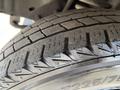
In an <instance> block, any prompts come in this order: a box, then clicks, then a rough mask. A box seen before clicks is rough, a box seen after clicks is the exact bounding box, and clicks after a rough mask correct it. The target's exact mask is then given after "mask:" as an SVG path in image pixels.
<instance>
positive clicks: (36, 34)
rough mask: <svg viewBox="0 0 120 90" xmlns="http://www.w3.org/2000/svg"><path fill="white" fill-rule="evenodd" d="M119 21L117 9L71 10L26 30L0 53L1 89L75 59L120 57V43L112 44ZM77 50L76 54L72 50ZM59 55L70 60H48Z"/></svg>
mask: <svg viewBox="0 0 120 90" xmlns="http://www.w3.org/2000/svg"><path fill="white" fill-rule="evenodd" d="M119 18H120V12H119V11H116V10H100V9H98V10H96V9H90V10H89V9H88V10H73V11H69V12H66V13H59V14H55V15H51V16H48V17H45V18H43V19H41V20H39V21H37V22H36V23H35V24H33V25H32V26H29V27H26V28H25V29H24V30H23V31H22V32H20V33H19V34H18V35H17V36H16V37H15V38H14V39H13V40H11V41H10V42H9V43H8V44H7V45H6V46H5V47H4V48H3V49H2V50H1V53H0V60H1V61H0V77H5V78H4V80H0V81H1V83H2V84H3V85H2V88H5V87H7V89H8V88H10V87H12V86H14V85H16V84H18V83H20V82H22V81H24V80H26V79H28V78H30V77H32V76H35V75H36V72H37V74H39V73H43V72H46V71H49V70H52V69H54V68H56V67H59V66H62V65H66V64H70V63H73V62H75V60H78V58H80V59H81V60H87V59H90V58H93V57H98V56H102V57H103V56H105V55H107V56H108V55H116V54H119V52H118V48H119V45H120V43H119V42H117V43H114V44H113V42H115V41H119V40H120V20H119ZM101 43H103V44H101ZM96 44H97V46H96ZM98 44H100V45H98ZM78 48H81V50H79V52H75V51H74V50H73V49H78ZM116 48H117V49H116ZM71 50H73V51H71ZM61 52H63V55H64V56H66V57H67V58H68V56H69V59H68V60H64V59H60V60H59V59H57V58H47V57H51V56H53V55H55V54H58V53H61ZM103 52H104V53H105V54H103ZM70 53H72V54H71V55H70ZM78 54H79V55H80V56H78ZM96 54H97V55H96ZM21 78H22V79H21ZM18 79H20V80H18ZM16 80H17V81H19V82H16ZM3 82H5V83H3ZM3 90H4V89H3ZM5 90H6V88H5Z"/></svg>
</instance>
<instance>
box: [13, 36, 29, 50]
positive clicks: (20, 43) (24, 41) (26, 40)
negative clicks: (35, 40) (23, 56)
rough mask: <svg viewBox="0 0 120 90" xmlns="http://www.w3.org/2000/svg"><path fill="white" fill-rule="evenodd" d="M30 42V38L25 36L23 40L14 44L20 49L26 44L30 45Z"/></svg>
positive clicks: (16, 48)
mask: <svg viewBox="0 0 120 90" xmlns="http://www.w3.org/2000/svg"><path fill="white" fill-rule="evenodd" d="M28 44H30V41H29V39H28V38H24V39H23V40H21V41H19V42H17V43H15V44H14V48H15V50H18V49H20V48H22V47H24V46H25V45H28Z"/></svg>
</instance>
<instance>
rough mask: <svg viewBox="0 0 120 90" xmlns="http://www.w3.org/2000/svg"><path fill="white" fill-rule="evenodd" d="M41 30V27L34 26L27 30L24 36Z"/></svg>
mask: <svg viewBox="0 0 120 90" xmlns="http://www.w3.org/2000/svg"><path fill="white" fill-rule="evenodd" d="M39 30H40V28H39V27H35V28H32V29H31V30H29V31H27V32H25V33H24V36H29V35H31V34H33V33H35V32H37V31H39Z"/></svg>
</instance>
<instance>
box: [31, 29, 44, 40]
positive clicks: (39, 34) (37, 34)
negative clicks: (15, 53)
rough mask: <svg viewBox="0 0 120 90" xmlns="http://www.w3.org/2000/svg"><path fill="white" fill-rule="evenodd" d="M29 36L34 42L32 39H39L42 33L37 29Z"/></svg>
mask: <svg viewBox="0 0 120 90" xmlns="http://www.w3.org/2000/svg"><path fill="white" fill-rule="evenodd" d="M29 37H30V39H31V40H32V41H33V42H34V41H36V40H38V39H40V38H43V37H44V35H43V34H42V33H41V32H40V31H38V32H36V33H34V34H32V35H30V36H29Z"/></svg>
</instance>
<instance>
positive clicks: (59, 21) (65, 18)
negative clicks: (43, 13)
mask: <svg viewBox="0 0 120 90" xmlns="http://www.w3.org/2000/svg"><path fill="white" fill-rule="evenodd" d="M70 19H71V18H70V17H61V18H57V19H54V20H52V21H51V23H52V24H58V23H61V22H65V21H68V20H70Z"/></svg>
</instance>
